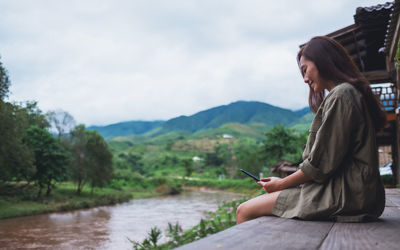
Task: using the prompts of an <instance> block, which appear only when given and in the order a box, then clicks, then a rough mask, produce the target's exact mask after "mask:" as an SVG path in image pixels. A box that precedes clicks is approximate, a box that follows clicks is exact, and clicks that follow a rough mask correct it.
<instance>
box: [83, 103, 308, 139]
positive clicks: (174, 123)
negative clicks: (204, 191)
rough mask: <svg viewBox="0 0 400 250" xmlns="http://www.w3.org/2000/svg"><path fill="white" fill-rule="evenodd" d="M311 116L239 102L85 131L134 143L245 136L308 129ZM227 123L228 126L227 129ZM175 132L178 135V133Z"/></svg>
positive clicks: (269, 106) (299, 112)
mask: <svg viewBox="0 0 400 250" xmlns="http://www.w3.org/2000/svg"><path fill="white" fill-rule="evenodd" d="M312 117H313V116H312V113H311V112H310V109H309V108H303V109H300V110H296V111H292V110H289V109H284V108H280V107H276V106H273V105H270V104H267V103H263V102H255V101H238V102H234V103H231V104H228V105H222V106H218V107H215V108H211V109H207V110H204V111H200V112H198V113H196V114H194V115H191V116H179V117H176V118H173V119H170V120H168V121H154V122H146V121H130V122H121V123H116V124H112V125H108V126H104V127H101V126H91V127H89V128H88V129H93V130H97V131H98V132H100V134H102V135H103V136H104V137H105V138H107V139H109V138H112V137H120V136H133V137H135V138H136V140H145V139H146V138H154V137H158V136H160V135H165V136H167V137H168V138H169V137H171V138H172V137H175V136H178V137H179V136H181V133H184V134H193V133H196V134H199V135H200V134H202V135H206V134H209V133H211V134H212V133H214V132H217V131H222V130H224V131H225V130H227V129H228V128H229V130H231V131H232V132H233V131H238V129H239V131H242V132H243V131H247V132H246V133H247V134H252V133H253V134H254V133H255V132H254V131H259V132H260V131H266V130H267V129H268V128H270V127H272V126H273V125H276V124H283V125H285V126H287V127H293V126H295V127H296V124H298V123H300V124H301V125H299V126H297V127H298V128H300V129H307V126H309V124H310V123H311V122H310V119H311V120H312ZM227 124H231V125H229V126H226V125H227ZM235 124H236V125H235ZM240 124H242V125H245V126H244V127H243V126H242V127H241V126H239V125H240ZM224 126H225V127H224ZM217 128H218V130H216V131H214V132H212V131H210V130H211V129H217ZM207 131H209V132H207ZM175 132H180V133H178V134H177V133H175ZM171 133H172V134H171ZM138 136H139V137H138ZM165 136H164V137H165ZM167 137H166V138H167Z"/></svg>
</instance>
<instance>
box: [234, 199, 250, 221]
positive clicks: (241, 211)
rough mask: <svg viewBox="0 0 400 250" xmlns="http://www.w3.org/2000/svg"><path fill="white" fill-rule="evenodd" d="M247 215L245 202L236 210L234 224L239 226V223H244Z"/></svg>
mask: <svg viewBox="0 0 400 250" xmlns="http://www.w3.org/2000/svg"><path fill="white" fill-rule="evenodd" d="M247 213H248V209H247V202H244V203H242V204H240V205H239V206H238V207H237V208H236V223H237V224H239V223H241V222H244V221H246V218H247V215H246V214H247Z"/></svg>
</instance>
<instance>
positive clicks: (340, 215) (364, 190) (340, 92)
mask: <svg viewBox="0 0 400 250" xmlns="http://www.w3.org/2000/svg"><path fill="white" fill-rule="evenodd" d="M300 169H301V170H302V171H303V172H304V174H306V175H307V176H309V177H311V178H312V181H309V182H307V183H305V184H302V185H300V186H298V187H296V188H290V189H286V190H283V191H282V192H281V193H280V195H279V197H278V199H277V201H276V203H275V206H274V209H273V214H274V215H277V216H280V217H285V218H300V219H305V220H336V221H341V222H359V221H366V220H374V219H376V218H378V217H379V216H380V215H381V214H382V212H383V209H384V207H385V190H384V187H383V184H382V181H381V179H380V175H379V168H378V149H377V145H376V135H375V129H374V125H373V123H372V120H371V117H370V114H369V112H368V109H367V106H366V103H365V101H364V99H363V97H362V95H361V93H360V92H359V91H358V90H356V89H355V88H354V87H353V86H352V85H350V84H348V83H342V84H340V85H337V86H336V87H334V88H333V89H332V90H331V91H330V92H329V94H328V95H327V96H326V98H325V99H324V101H323V102H322V103H321V106H320V107H319V109H318V111H317V113H316V115H315V118H314V120H313V122H312V124H311V128H310V133H309V138H308V141H307V145H306V148H305V150H304V152H303V162H302V163H301V164H300Z"/></svg>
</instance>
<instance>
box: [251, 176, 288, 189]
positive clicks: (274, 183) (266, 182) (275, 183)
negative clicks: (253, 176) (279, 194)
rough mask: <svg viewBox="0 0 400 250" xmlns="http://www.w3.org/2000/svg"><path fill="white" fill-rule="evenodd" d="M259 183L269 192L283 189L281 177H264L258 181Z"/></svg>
mask: <svg viewBox="0 0 400 250" xmlns="http://www.w3.org/2000/svg"><path fill="white" fill-rule="evenodd" d="M257 184H258V185H260V186H261V187H262V188H263V189H264V190H265V192H267V193H273V192H276V191H280V190H282V189H283V188H282V179H281V178H279V177H268V178H263V179H261V180H260V181H259V182H257Z"/></svg>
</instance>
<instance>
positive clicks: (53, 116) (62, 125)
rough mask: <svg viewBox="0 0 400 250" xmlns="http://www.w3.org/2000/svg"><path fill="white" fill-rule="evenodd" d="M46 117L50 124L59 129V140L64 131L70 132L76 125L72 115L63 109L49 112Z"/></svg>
mask: <svg viewBox="0 0 400 250" xmlns="http://www.w3.org/2000/svg"><path fill="white" fill-rule="evenodd" d="M46 117H47V119H48V121H49V122H50V125H51V126H52V127H53V128H55V129H56V130H57V133H58V140H59V141H60V140H61V137H62V135H63V134H64V133H67V132H69V131H70V130H71V129H72V128H73V127H74V126H75V120H74V118H73V117H72V115H70V114H69V113H68V112H67V111H63V110H61V109H58V110H53V111H49V112H47V113H46Z"/></svg>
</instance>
